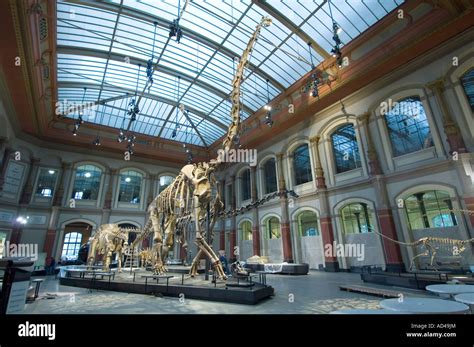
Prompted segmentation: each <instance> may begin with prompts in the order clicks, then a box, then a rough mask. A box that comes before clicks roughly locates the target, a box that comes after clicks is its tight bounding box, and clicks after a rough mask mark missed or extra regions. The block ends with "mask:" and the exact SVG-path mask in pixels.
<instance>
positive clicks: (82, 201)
mask: <svg viewBox="0 0 474 347" xmlns="http://www.w3.org/2000/svg"><path fill="white" fill-rule="evenodd" d="M87 165H91V166H95V167H96V168H98V169H99V170H100V171H101V175H100V181H99V188H98V191H97V199H96V200H89V199H88V200H85V199H74V197H73V195H72V194H73V192H74V187H75V182H76V172H77V169H78V168H79V167H81V166H87ZM106 174H107V171H106V169H105V167H104V166H102V165H100V164H97V163H95V162H79V163H76V164H75V165H74V166H73V169H72V172H71V180H70V182H69V194H68V200H67V201H66V204H69V201H70V200H71V199H74V201H75V204H76V205H82V206H95V207H99V206H100V205H101V202H102V198H103V189H104V180H105V176H106Z"/></svg>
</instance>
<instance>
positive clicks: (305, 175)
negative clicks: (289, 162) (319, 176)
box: [293, 143, 313, 185]
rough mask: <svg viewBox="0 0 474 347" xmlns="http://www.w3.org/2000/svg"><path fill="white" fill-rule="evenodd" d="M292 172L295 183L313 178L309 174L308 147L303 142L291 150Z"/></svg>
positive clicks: (301, 182)
mask: <svg viewBox="0 0 474 347" xmlns="http://www.w3.org/2000/svg"><path fill="white" fill-rule="evenodd" d="M293 172H294V175H295V184H296V185H298V184H303V183H306V182H310V181H312V180H313V176H312V174H311V160H310V157H309V148H308V145H307V144H306V143H305V144H303V145H301V146H298V147H297V148H296V149H295V150H294V151H293Z"/></svg>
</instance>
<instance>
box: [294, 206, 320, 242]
mask: <svg viewBox="0 0 474 347" xmlns="http://www.w3.org/2000/svg"><path fill="white" fill-rule="evenodd" d="M296 222H297V223H298V232H299V235H300V236H317V235H319V230H318V216H316V213H314V212H313V211H303V212H301V213H299V214H298V215H297V216H296Z"/></svg>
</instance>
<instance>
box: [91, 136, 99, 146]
mask: <svg viewBox="0 0 474 347" xmlns="http://www.w3.org/2000/svg"><path fill="white" fill-rule="evenodd" d="M92 144H93V145H94V146H100V145H101V143H100V137H99V136H97V137H96V138H95V140H94V142H92Z"/></svg>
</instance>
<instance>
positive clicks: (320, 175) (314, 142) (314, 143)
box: [309, 135, 326, 188]
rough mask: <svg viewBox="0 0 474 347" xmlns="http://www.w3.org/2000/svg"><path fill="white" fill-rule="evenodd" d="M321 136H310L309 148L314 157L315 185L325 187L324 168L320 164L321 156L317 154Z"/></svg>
mask: <svg viewBox="0 0 474 347" xmlns="http://www.w3.org/2000/svg"><path fill="white" fill-rule="evenodd" d="M320 140H321V136H319V135H316V136H314V137H312V138H311V139H310V140H309V142H310V143H311V150H312V151H313V158H314V177H316V187H317V188H326V180H325V179H324V170H323V166H322V165H321V157H320V155H319V141H320Z"/></svg>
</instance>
